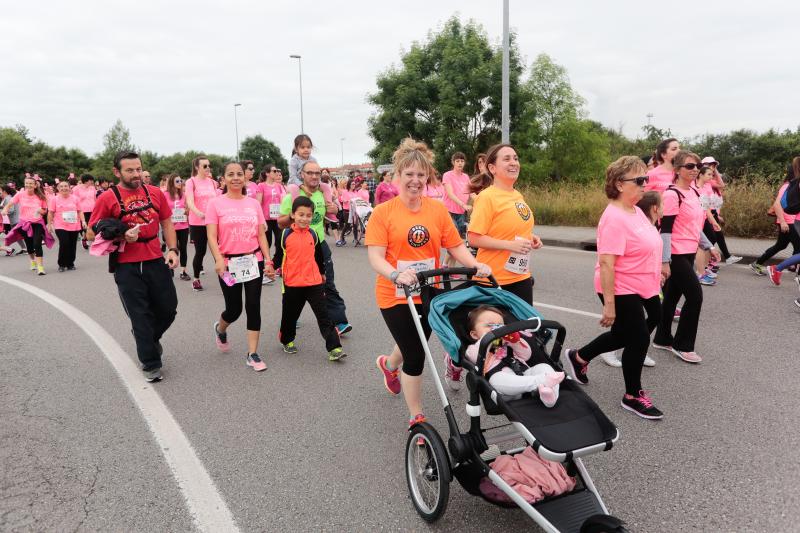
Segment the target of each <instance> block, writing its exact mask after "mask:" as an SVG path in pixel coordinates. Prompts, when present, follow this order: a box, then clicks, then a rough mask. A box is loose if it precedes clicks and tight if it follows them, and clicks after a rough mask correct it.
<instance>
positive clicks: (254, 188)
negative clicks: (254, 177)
mask: <svg viewBox="0 0 800 533" xmlns="http://www.w3.org/2000/svg"><path fill="white" fill-rule="evenodd" d="M256 195H258V184H257V183H253V182H252V181H248V182H247V197H248V198H255V197H256Z"/></svg>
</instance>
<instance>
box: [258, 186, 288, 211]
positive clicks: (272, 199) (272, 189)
mask: <svg viewBox="0 0 800 533" xmlns="http://www.w3.org/2000/svg"><path fill="white" fill-rule="evenodd" d="M258 189H259V190H260V191H261V207H262V209H263V210H264V218H265V219H267V220H278V216H280V214H279V213H280V207H281V199H282V198H283V197H284V196H285V195H286V187H284V185H283V183H272V184H269V183H267V182H266V181H265V182H263V183H259V184H258ZM270 210H271V212H272V213H273V214H274V215H275V216H270Z"/></svg>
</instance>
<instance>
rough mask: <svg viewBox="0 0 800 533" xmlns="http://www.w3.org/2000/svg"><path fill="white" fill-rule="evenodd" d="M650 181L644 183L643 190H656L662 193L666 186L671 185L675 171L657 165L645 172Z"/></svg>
mask: <svg viewBox="0 0 800 533" xmlns="http://www.w3.org/2000/svg"><path fill="white" fill-rule="evenodd" d="M647 175H648V176H649V177H650V181H649V182H647V185H645V187H644V190H645V191H658V192H661V193H663V192H664V191H666V190H667V187H669V186H670V185H672V180H673V179H674V178H675V172H674V171H672V170H667V169H665V168H664V167H662V166H657V167H656V168H654V169H651V170H649V171H648V172H647Z"/></svg>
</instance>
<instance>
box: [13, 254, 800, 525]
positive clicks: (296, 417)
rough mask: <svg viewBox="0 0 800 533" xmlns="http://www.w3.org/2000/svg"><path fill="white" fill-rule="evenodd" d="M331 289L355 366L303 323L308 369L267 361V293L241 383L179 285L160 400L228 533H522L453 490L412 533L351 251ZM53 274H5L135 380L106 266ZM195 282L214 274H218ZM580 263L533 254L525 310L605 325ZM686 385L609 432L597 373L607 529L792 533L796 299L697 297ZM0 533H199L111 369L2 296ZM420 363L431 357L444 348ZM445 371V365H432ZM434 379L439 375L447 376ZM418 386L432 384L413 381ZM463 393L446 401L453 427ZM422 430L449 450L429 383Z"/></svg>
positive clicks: (375, 318)
mask: <svg viewBox="0 0 800 533" xmlns="http://www.w3.org/2000/svg"><path fill="white" fill-rule="evenodd" d="M334 258H335V263H336V273H337V277H336V279H337V285H338V287H339V290H340V292H341V293H342V294H343V295H344V297H345V299H346V301H347V305H348V314H349V318H350V321H351V322H352V324H353V326H354V328H355V329H354V331H353V332H352V333H351V334H350V335H349V336H348V337H347V338H346V341H345V342H344V345H345V348H346V350H347V352H348V353H349V354H350V356H349V357H348V358H347V359H346V360H345V361H343V362H342V363H339V364H336V363H329V362H328V361H327V359H326V357H325V353H324V346H323V342H322V339H321V337H320V335H319V334H318V332H317V329H316V325H315V324H314V322H313V317H312V315H311V314H310V312H309V311H308V310H307V312H306V313H304V315H303V317H302V319H301V320H302V324H303V326H302V328H301V329H300V330H299V333H298V344H299V347H300V353H299V354H298V355H295V356H289V355H286V354H283V352H282V351H280V346H279V344H278V343H277V341H276V335H277V329H278V322H279V308H280V289H279V288H278V287H277V286H272V287H265V288H264V294H263V298H262V312H263V319H264V320H263V322H264V325H263V328H262V331H263V337H262V343H261V352H262V354H263V355H264V358H265V361H266V362H267V365H268V370H267V371H266V372H263V373H255V372H253V371H252V370H251V369H250V368H248V367H246V366H245V364H244V350H245V342H244V320H241V321H240V322H239V323H237V324H235V325H234V326H232V328H231V330H230V334H229V338H230V339H231V343H232V347H233V349H232V351H231V352H230V353H229V354H220V353H218V352H217V350H216V348H215V346H214V341H213V339H212V335H211V324H212V322H213V320H214V319H215V318H216V317H217V316H218V315H219V312H220V311H221V309H222V308H221V305H222V297H221V294H220V291H219V288H218V286H216V284H215V280H214V279H213V276H206V277H205V284H206V286H207V289H208V290H206V291H205V292H202V293H193V292H192V291H191V287H190V285H189V284H188V283H185V282H180V281H178V282H176V283H177V285H178V295H179V309H178V319H177V320H176V323H175V324H174V325H173V327H172V328H171V329H170V330H169V331H168V333H167V335H166V336H165V338H164V340H163V345H164V349H165V355H164V360H165V367H164V375H165V380H164V381H163V382H161V383H157V384H155V385H150V384H147V383H145V382H144V381H143V380H142V381H141V383H138V384H137V385H136V386H139V387H142V388H145V387H154V388H155V390H156V391H157V392H158V394H159V395H160V397H161V399H162V400H163V402H164V404H166V406H167V407H168V408H169V411H170V412H171V413H172V415H173V416H174V418H175V420H176V421H177V422H178V423H179V425H180V428H181V429H182V431H183V433H184V434H185V436H186V437H187V438H188V439H189V441H190V442H191V444H192V446H193V447H194V450H195V451H196V453H197V455H198V457H199V459H200V460H201V461H202V463H203V465H204V467H205V469H206V470H207V472H208V473H209V474H210V476H211V479H213V482H214V484H215V485H216V488H217V489H218V490H219V493H220V494H221V495H222V497H223V498H224V500H225V502H226V503H227V506H228V508H229V509H230V511H231V513H232V515H233V518H234V520H235V523H236V525H237V526H238V528H240V529H241V530H242V531H321V530H324V531H411V530H413V531H425V530H432V531H463V530H466V529H467V528H469V529H470V530H477V531H514V532H516V531H521V530H523V529H527V530H531V529H532V530H536V528H535V527H534V528H531V522H530V521H529V520H528V519H527V517H526V516H525V515H524V514H522V513H521V512H520V511H519V510H503V509H499V508H496V507H493V506H491V505H489V504H487V503H484V502H483V501H482V500H480V499H477V498H473V497H470V496H468V495H467V494H466V493H465V492H464V491H463V490H462V489H461V488H460V487H458V485H457V483H456V484H454V485H453V487H452V493H451V497H450V498H451V499H450V505H449V507H448V510H447V513H446V514H445V515H444V517H443V518H442V519H441V520H440V521H439V522H437V523H436V524H434V525H432V526H428V525H426V524H425V523H424V522H423V521H422V520H421V519H420V518H419V517H418V516H417V515H416V512H415V511H414V509H413V506H412V505H411V502H410V500H409V498H408V493H407V488H406V482H405V478H404V472H403V459H404V456H403V452H404V444H405V439H406V432H405V428H406V420H407V416H406V410H405V405H404V402H403V400H402V398H401V397H390V396H389V395H387V394H386V392H385V390H384V388H383V385H382V382H381V380H380V377H379V375H378V373H377V371H376V369H375V363H374V361H375V357H376V355H377V354H378V353H382V352H385V351H386V350H388V349H389V348H390V346H391V341H390V337H389V333H388V331H387V329H386V327H385V325H384V324H383V321H382V320H381V318H380V315H379V313H378V311H377V308H376V306H375V302H374V297H373V292H372V291H373V284H374V281H373V280H374V277H373V275H372V274H371V271H370V269H369V267H368V265H367V261H366V250H365V249H363V248H360V249H353V248H351V247H348V248H344V249H335V250H334ZM45 262H46V266H47V267H48V275H47V276H44V277H37V276H35V275H33V273H31V272H30V271H29V270H28V268H27V267H28V264H27V261H26V259H25V258H24V257H21V258H5V257H3V258H0V274H1V275H3V276H8V277H10V278H13V279H15V280H19V281H23V282H25V283H29V284H31V285H35V286H37V287H39V288H41V289H43V290H45V291H47V292H49V293H51V294H53V295H55V296H57V297H59V298H62V299H63V300H65V301H67V302H68V303H70V304H72V305H74V306H75V307H76V308H78V309H80V310H81V311H83V312H84V313H86V314H88V315H89V316H90V317H92V318H93V319H94V320H95V321H96V322H97V323H98V324H99V325H100V326H102V328H104V329H105V330H106V331H107V332H108V333H110V334H111V335H112V336H113V337H114V339H116V340H117V342H119V344H120V345H121V346H122V348H123V349H124V350H125V351H126V352H127V353H128V354H130V356H131V357H132V358H133V359H135V349H134V345H133V339H132V336H131V335H130V331H129V330H130V324H129V322H128V320H127V318H126V317H125V315H124V313H123V310H122V307H121V305H120V302H119V299H118V297H117V293H116V288H115V285H114V283H113V279H112V277H111V276H110V275H109V274H108V273H107V272H106V265H105V261H104V260H101V259H97V258H90V257H89V256H88V255H87V254H85V253H84V252H83V251H80V252H79V257H78V261H77V266H78V270H77V271H75V272H68V273H63V274H59V273H57V272H56V268H55V254H54V253H53V252H46V258H45ZM206 264H207V270H208V271H209V272H212V268H211V262H210V261H207V263H206ZM593 265H594V254H592V253H588V252H580V251H575V250H567V249H557V248H550V249H543V250H540V251H537V252H535V253H534V256H533V268H534V272H535V276H536V287H535V289H534V300H536V301H539V302H543V303H547V304H551V305H558V306H563V307H567V308H572V309H576V310H581V311H588V312H593V313H597V312H599V311H600V305H599V302H598V300H597V297H596V295H595V294H594V291H593V289H592V281H591V278H592V271H593ZM704 293H705V303H704V308H703V314H702V318H701V331H700V335H699V341H698V346H697V351H698V353H700V354H701V355H702V356H703V357H704V358H705V360H704V362H703V363H702V364H701V365H698V366H690V365H688V364H686V363H683V362H681V361H680V360H678V359H677V358H675V357H674V356H671V355H668V354H666V353H665V352H660V351H654V350H651V355H652V356H653V357H654V358H655V359H656V361H657V365H656V367H655V368H652V369H645V371H644V376H643V383H644V386H645V388H647V389H648V390H650V391H651V393H652V396H653V398H654V401H655V402H656V405H657V406H658V407H659V408H660V409H662V410H663V411H664V412H665V418H664V420H663V421H660V422H650V421H645V420H642V419H639V418H638V417H635V416H634V415H632V414H630V413H627V412H625V411H623V410H622V409H621V408H620V407H619V400H620V398H621V395H622V393H623V386H622V376H621V372H620V371H619V370H617V369H612V368H610V367H607V366H605V365H604V364H603V363H602V362H601V361H600V360H597V361H595V362H594V363H592V366H591V367H590V370H589V376H590V380H591V383H590V384H589V386H588V388H587V391H588V392H589V394H590V395H591V396H592V397H593V398H594V399H595V401H597V403H598V404H599V405H600V407H601V408H603V410H604V411H605V412H606V413H607V414H608V415H609V417H610V418H611V419H612V420H613V421H614V422H615V423H616V424H617V425H618V427H619V428H620V431H621V434H622V437H621V440H620V442H619V444H618V445H617V446H616V447H615V448H614V449H613V450H612V451H610V452H607V453H602V454H598V455H595V456H592V457H590V458H588V459H587V460H586V465H587V468H588V469H589V471H590V473H591V475H592V477H593V479H594V481H595V484H596V485H597V487H598V489H599V490H600V492H601V494H602V496H603V498H604V500H605V502H606V504H607V505H608V507H609V508H610V510H611V512H612V513H613V514H615V515H617V516H620V517H621V518H623V519H624V520H626V521H627V523H628V524H629V527H630V529H631V530H632V531H648V532H650V531H664V532H667V531H745V530H746V531H790V530H793V529H794V528H795V527H796V524H797V523H798V520H800V491H798V490H797V488H796V480H797V479H798V477H800V466H798V461H797V460H796V458H795V456H794V455H795V454H794V452H795V451H796V450H797V449H798V448H800V429H798V428H800V415H798V414H797V411H796V410H795V407H794V401H795V400H796V398H797V390H798V387H797V385H796V384H795V382H794V380H793V378H792V374H791V372H792V370H793V365H792V364H791V363H792V362H793V361H794V360H795V358H796V347H795V346H794V341H795V339H796V337H795V335H794V333H793V331H794V328H795V327H796V324H797V321H798V318H799V316H798V314H799V313H798V312H796V308H795V307H794V305H793V304H792V299H793V298H795V297H796V296H797V289H796V288H795V285H794V283H792V281H791V279H789V278H788V277H785V282H784V286H781V287H777V288H776V287H772V286H771V285H769V283H768V282H767V281H766V280H765V279H764V278H757V277H755V276H753V275H752V274H751V273H750V271H749V270H747V269H746V268H745V267H738V266H736V267H724V268H723V269H722V271H721V273H720V283H719V285H718V286H716V287H711V288H705V289H704ZM0 310H1V311H2V320H0V339H1V341H0V361H1V362H2V371H1V372H0V439H1V440H2V446H0V530H1V531H45V530H58V531H96V530H117V531H154V530H156V531H190V530H193V529H194V527H195V525H194V522H193V518H192V514H191V512H190V511H189V509H188V507H187V505H186V503H185V501H184V498H183V496H182V493H181V490H180V486H179V484H178V482H176V479H175V477H174V476H173V475H172V473H171V470H170V467H169V465H168V464H167V462H166V461H165V458H164V456H163V455H162V453H161V448H160V447H159V445H158V443H157V442H156V440H155V439H154V437H153V434H152V433H151V431H150V429H149V428H148V426H147V424H146V423H145V420H144V418H143V417H142V414H141V412H140V410H139V409H138V408H137V407H136V405H135V404H134V403H133V401H132V400H131V397H130V396H129V395H128V393H127V392H126V389H125V387H124V386H123V384H122V383H121V381H120V378H119V376H118V374H117V373H116V372H115V371H114V369H113V368H112V367H111V366H110V364H109V363H108V361H107V360H106V358H105V357H104V355H103V352H102V351H101V350H100V349H99V348H98V346H97V345H95V344H94V342H92V340H91V339H90V338H89V337H88V336H87V335H86V333H85V332H84V331H83V330H82V329H80V328H79V327H77V326H76V325H75V324H74V323H73V322H72V321H71V320H69V319H68V318H67V317H65V316H64V315H63V314H61V313H60V312H59V311H57V310H56V309H54V308H53V307H52V306H50V305H49V304H48V303H45V302H44V301H42V300H40V299H38V298H36V297H34V296H32V295H31V294H29V293H28V292H25V291H23V290H21V289H19V288H16V287H14V286H13V285H9V284H7V283H5V282H2V281H0ZM542 314H543V315H544V316H546V317H547V318H552V319H556V320H559V321H561V322H563V323H564V324H565V325H566V327H567V330H568V335H567V346H577V345H581V344H583V343H585V342H586V341H588V340H590V339H591V338H592V337H593V336H594V335H596V334H598V333H599V332H600V331H601V328H600V327H599V326H598V325H597V320H596V319H594V318H590V317H587V316H583V315H579V314H574V313H569V312H564V311H553V310H545V309H542ZM432 346H433V347H434V352H435V353H441V349H440V348H438V341H434V342H433V344H432ZM437 358H438V357H437ZM439 369H440V370H441V365H439ZM426 372H427V369H426ZM465 399H466V392H465V391H462V392H459V393H453V394H451V401H453V403H454V405H455V410H456V412H457V413H458V415H459V416H460V417H461V418H462V419H463V418H466V415H465V414H464V409H463V404H464V401H465ZM425 405H426V412H427V414H428V416H429V418H430V419H431V422H432V423H433V425H434V426H435V427H437V428H439V429H440V430H442V431H443V433H444V430H445V429H446V425H445V423H444V416H443V414H442V410H441V407H440V405H439V404H438V401H437V399H436V397H435V395H434V389H433V387H432V384H431V383H430V375H428V381H426V387H425Z"/></svg>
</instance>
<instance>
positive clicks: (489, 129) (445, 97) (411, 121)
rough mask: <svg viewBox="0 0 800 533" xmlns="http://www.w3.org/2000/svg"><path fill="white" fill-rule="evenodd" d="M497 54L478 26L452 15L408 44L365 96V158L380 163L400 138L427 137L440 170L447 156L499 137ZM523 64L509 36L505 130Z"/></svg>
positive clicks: (469, 153) (515, 101)
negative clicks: (368, 142) (371, 144)
mask: <svg viewBox="0 0 800 533" xmlns="http://www.w3.org/2000/svg"><path fill="white" fill-rule="evenodd" d="M501 67H502V53H501V50H500V49H499V48H498V47H492V46H491V45H490V44H489V39H488V37H487V35H486V32H485V31H484V30H483V28H482V27H481V26H480V25H479V24H477V23H475V22H473V21H469V22H467V23H465V24H463V23H462V22H461V21H459V20H458V19H457V18H455V17H453V18H451V19H450V20H448V21H447V22H446V23H445V24H444V26H443V27H442V28H441V30H439V31H438V32H436V33H434V32H431V33H429V34H428V39H427V41H426V42H424V43H418V42H415V43H414V44H413V45H412V47H411V49H410V50H409V51H408V52H407V53H405V54H404V55H403V57H402V58H401V66H400V67H399V68H394V67H393V68H390V69H388V70H387V71H386V72H384V73H383V74H381V75H380V76H379V77H378V79H377V86H378V91H377V92H375V93H373V94H371V95H370V96H369V98H368V101H369V102H370V103H371V104H372V105H374V106H375V107H376V108H377V110H378V111H377V113H376V114H375V115H374V116H372V117H371V118H370V119H369V133H370V135H371V136H372V138H373V139H375V142H376V146H375V148H373V149H372V150H371V151H370V152H369V156H370V158H371V159H372V160H373V161H376V162H382V163H384V162H387V161H389V160H390V159H391V155H392V153H393V152H394V150H395V149H396V148H397V145H398V144H399V143H400V141H401V140H402V139H403V138H404V137H406V136H409V135H410V136H412V137H414V138H415V139H418V140H421V141H424V142H426V143H427V144H428V145H429V146H430V147H431V148H432V149H433V150H434V152H435V154H436V164H437V166H438V167H439V168H440V170H444V169H445V168H447V167H448V166H449V164H450V155H451V154H452V152H454V151H462V152H464V153H466V154H467V157H468V158H470V159H471V158H472V157H473V156H474V155H475V154H476V153H477V152H480V151H482V150H485V149H486V148H487V147H488V146H490V145H491V144H493V143H495V142H497V141H498V140H499V137H500V118H501V117H500V115H501V95H500V93H501ZM521 73H522V66H521V63H520V59H519V53H518V51H517V46H516V39H513V38H512V46H511V49H510V95H511V98H510V106H511V117H512V123H511V126H512V128H514V127H515V122H516V117H517V116H518V113H517V108H518V107H519V91H518V88H519V76H520V74H521Z"/></svg>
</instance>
